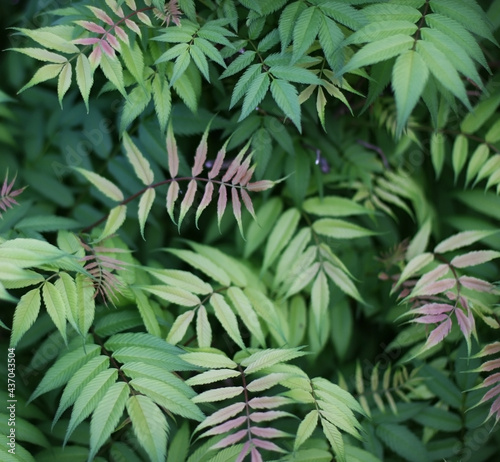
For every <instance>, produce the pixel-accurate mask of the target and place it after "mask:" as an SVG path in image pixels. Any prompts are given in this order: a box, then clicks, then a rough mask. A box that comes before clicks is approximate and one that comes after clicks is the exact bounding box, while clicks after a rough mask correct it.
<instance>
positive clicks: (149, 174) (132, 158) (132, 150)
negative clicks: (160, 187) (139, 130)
mask: <svg viewBox="0 0 500 462" xmlns="http://www.w3.org/2000/svg"><path fill="white" fill-rule="evenodd" d="M123 147H124V148H125V154H126V155H127V158H128V160H129V162H130V163H131V164H132V167H134V171H135V174H136V175H137V177H138V178H139V179H140V180H141V181H142V182H143V183H144V184H145V185H146V186H149V185H150V184H151V183H152V182H153V181H154V175H153V171H152V170H151V167H150V165H149V162H148V161H147V159H146V158H145V157H144V155H143V154H142V153H141V151H139V149H138V148H137V146H136V145H135V144H134V142H133V141H132V139H131V138H130V136H129V135H128V133H126V132H125V133H124V134H123Z"/></svg>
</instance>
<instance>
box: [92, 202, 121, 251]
mask: <svg viewBox="0 0 500 462" xmlns="http://www.w3.org/2000/svg"><path fill="white" fill-rule="evenodd" d="M125 218H127V206H126V205H118V206H116V207H113V208H112V209H111V211H110V212H109V215H108V219H107V220H106V224H105V225H104V229H103V231H102V233H101V234H100V235H99V237H98V238H97V239H96V241H98V242H99V241H102V240H104V239H105V238H107V237H109V236H111V235H112V234H114V233H116V231H118V230H119V229H120V227H121V226H122V225H123V223H124V222H125Z"/></svg>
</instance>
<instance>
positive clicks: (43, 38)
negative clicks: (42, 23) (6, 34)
mask: <svg viewBox="0 0 500 462" xmlns="http://www.w3.org/2000/svg"><path fill="white" fill-rule="evenodd" d="M13 29H15V30H18V31H20V32H22V33H23V34H24V35H27V36H28V37H29V38H31V39H33V40H34V41H35V42H37V43H39V44H40V45H42V46H43V47H45V48H50V49H51V50H56V51H60V52H62V53H78V52H79V51H80V50H79V49H78V47H77V46H76V45H74V44H73V43H71V35H72V33H73V27H71V26H55V27H40V28H38V29H33V30H30V29H22V28H19V27H14V28H13Z"/></svg>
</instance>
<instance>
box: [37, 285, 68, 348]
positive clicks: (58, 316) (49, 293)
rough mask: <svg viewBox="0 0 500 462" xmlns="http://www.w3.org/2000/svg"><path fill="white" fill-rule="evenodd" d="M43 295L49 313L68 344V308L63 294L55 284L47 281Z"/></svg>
mask: <svg viewBox="0 0 500 462" xmlns="http://www.w3.org/2000/svg"><path fill="white" fill-rule="evenodd" d="M42 295H43V301H44V303H45V308H46V309H47V313H49V316H50V317H51V319H52V321H53V322H54V324H55V325H56V327H57V329H58V330H59V332H60V333H61V335H62V338H63V339H64V341H65V342H66V306H65V304H64V301H63V298H62V297H61V294H60V293H59V291H58V290H57V288H56V287H55V286H54V284H52V283H51V282H48V281H47V282H46V283H45V284H44V285H43V288H42Z"/></svg>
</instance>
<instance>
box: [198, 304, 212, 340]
mask: <svg viewBox="0 0 500 462" xmlns="http://www.w3.org/2000/svg"><path fill="white" fill-rule="evenodd" d="M196 337H197V339H198V346H199V347H200V348H204V347H210V346H211V345H212V327H211V326H210V322H209V321H208V315H207V310H206V308H205V307H204V306H203V305H201V306H200V307H199V308H198V315H197V316H196Z"/></svg>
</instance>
